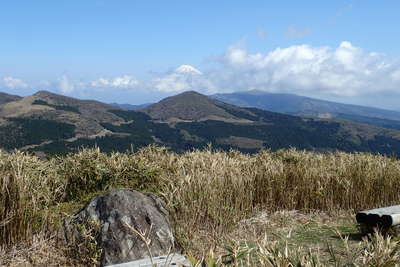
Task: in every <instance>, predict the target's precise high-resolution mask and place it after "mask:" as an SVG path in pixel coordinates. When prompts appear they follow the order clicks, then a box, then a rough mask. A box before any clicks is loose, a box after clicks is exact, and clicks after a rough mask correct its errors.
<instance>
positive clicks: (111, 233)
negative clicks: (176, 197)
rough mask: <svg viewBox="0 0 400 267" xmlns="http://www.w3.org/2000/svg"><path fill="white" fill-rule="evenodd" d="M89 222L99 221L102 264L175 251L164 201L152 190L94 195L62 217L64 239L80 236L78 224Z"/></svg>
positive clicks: (98, 235)
mask: <svg viewBox="0 0 400 267" xmlns="http://www.w3.org/2000/svg"><path fill="white" fill-rule="evenodd" d="M88 223H95V224H98V225H99V229H98V231H97V234H96V235H97V236H96V241H97V244H98V246H99V247H100V248H101V249H102V256H101V264H102V265H103V266H104V265H110V264H118V263H124V262H127V261H132V260H137V259H142V258H147V257H156V256H160V255H166V254H169V253H172V252H176V251H177V249H175V239H174V236H173V232H172V228H171V224H170V220H169V213H168V211H167V209H166V208H165V203H164V202H163V201H162V199H161V198H159V197H157V196H156V195H154V194H151V193H148V194H142V193H139V192H137V191H133V190H115V191H112V192H109V193H107V194H104V195H101V196H97V197H95V198H93V199H92V200H91V201H90V203H89V204H88V205H87V206H86V207H84V208H83V209H82V210H81V211H80V212H79V213H78V214H76V215H75V216H73V217H72V218H70V219H68V220H66V221H65V223H64V227H63V228H64V231H63V232H64V238H65V241H66V242H68V243H71V242H75V241H76V240H79V238H80V237H79V236H77V235H79V233H80V231H79V230H78V229H79V225H88ZM146 242H147V245H146ZM178 252H179V251H178Z"/></svg>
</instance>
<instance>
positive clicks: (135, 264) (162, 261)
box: [107, 253, 192, 267]
mask: <svg viewBox="0 0 400 267" xmlns="http://www.w3.org/2000/svg"><path fill="white" fill-rule="evenodd" d="M154 266H157V267H164V266H184V267H191V266H192V264H191V263H190V262H189V261H188V260H187V259H186V258H185V256H183V255H181V254H177V253H174V254H170V255H163V256H158V257H153V258H152V259H150V258H145V259H140V260H135V261H130V262H125V263H120V264H114V265H107V267H154Z"/></svg>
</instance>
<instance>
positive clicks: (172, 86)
mask: <svg viewBox="0 0 400 267" xmlns="http://www.w3.org/2000/svg"><path fill="white" fill-rule="evenodd" d="M213 63H214V65H215V64H216V65H217V68H216V69H214V70H199V69H197V68H195V67H193V66H190V65H182V66H180V67H178V68H176V69H174V70H172V71H168V72H165V73H161V74H157V75H154V76H153V77H151V78H149V79H146V80H139V79H137V78H136V77H134V76H133V75H127V74H121V75H119V76H116V77H108V78H105V77H99V78H96V79H93V80H86V81H84V80H72V79H71V78H70V77H68V76H67V75H62V76H61V77H60V78H59V79H58V80H57V81H56V82H50V83H49V84H51V85H52V87H53V88H48V89H49V90H53V89H54V88H57V90H58V91H59V92H62V93H64V94H69V95H82V94H84V95H91V96H92V95H93V96H95V95H96V92H101V93H107V92H109V93H110V96H111V95H112V94H115V93H118V92H121V93H126V92H132V93H140V92H146V93H150V94H151V93H154V94H155V95H156V94H159V95H165V94H167V95H168V94H169V95H172V94H175V93H179V92H183V91H187V90H196V91H199V92H202V93H205V94H213V93H224V92H235V91H247V90H254V89H257V90H264V91H267V92H276V93H295V94H300V95H306V96H315V97H321V98H324V97H329V96H331V97H339V98H340V97H353V98H359V99H362V98H365V97H369V96H374V95H375V96H378V95H379V96H384V95H390V96H391V98H393V96H397V97H400V90H399V89H400V61H399V60H394V59H391V58H389V57H387V56H385V55H384V54H381V53H376V52H368V51H365V50H364V49H362V48H360V47H357V46H354V45H353V44H352V43H350V42H348V41H343V42H341V43H340V44H339V45H338V46H337V47H329V46H320V47H318V46H310V45H294V46H289V47H286V48H276V49H274V50H272V51H269V52H267V53H252V52H250V51H248V50H247V49H246V48H243V47H240V46H236V45H233V46H230V47H228V48H227V49H226V51H225V52H224V53H223V54H222V55H221V56H220V57H219V58H217V59H215V62H213ZM1 84H2V85H3V87H5V88H12V89H16V88H27V87H31V85H28V84H27V83H25V82H24V81H23V80H21V79H17V78H13V77H10V76H8V77H3V78H2V79H1V80H0V85H1ZM54 85H56V86H54ZM32 88H33V87H32ZM41 89H46V88H41Z"/></svg>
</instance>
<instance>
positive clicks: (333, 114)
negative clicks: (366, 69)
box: [210, 90, 400, 129]
mask: <svg viewBox="0 0 400 267" xmlns="http://www.w3.org/2000/svg"><path fill="white" fill-rule="evenodd" d="M210 97H212V98H214V99H218V100H220V101H223V102H226V103H229V104H232V105H237V106H241V107H255V108H260V109H263V110H268V111H273V112H279V113H285V114H291V115H296V116H304V117H315V118H338V119H346V120H352V121H356V122H361V123H367V124H370V125H375V126H379V127H385V128H392V129H400V112H399V111H392V110H385V109H379V108H372V107H365V106H358V105H349V104H341V103H336V102H331V101H325V100H319V99H315V98H310V97H304V96H298V95H294V94H274V93H267V92H263V91H257V90H254V91H247V92H238V93H231V94H215V95H212V96H210Z"/></svg>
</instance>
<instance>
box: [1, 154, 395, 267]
mask: <svg viewBox="0 0 400 267" xmlns="http://www.w3.org/2000/svg"><path fill="white" fill-rule="evenodd" d="M113 188H131V189H135V190H139V191H152V192H155V193H157V194H159V195H160V196H162V197H163V198H164V199H165V201H166V203H167V205H168V207H169V209H170V211H171V214H172V216H173V221H174V224H175V232H176V237H177V239H178V240H179V242H180V243H181V245H182V246H183V248H184V250H185V254H186V255H187V256H188V257H189V258H190V259H191V260H192V261H193V263H194V264H197V265H199V264H200V263H201V262H203V263H205V264H206V265H207V266H224V265H232V266H396V264H397V262H398V261H400V244H399V243H398V241H397V240H396V239H393V238H390V237H382V236H380V235H378V234H376V235H375V236H371V237H370V238H369V239H365V238H364V239H363V238H362V237H361V236H360V235H359V234H358V229H357V226H356V223H355V220H354V213H355V212H356V211H357V210H360V209H368V208H373V207H379V206H385V205H392V204H398V203H399V199H400V196H399V194H398V192H399V189H400V161H399V160H397V159H396V158H394V157H393V158H390V157H384V156H380V155H372V154H364V153H355V154H349V153H341V152H336V153H330V154H319V153H312V152H303V151H297V150H281V151H277V152H270V151H262V152H259V153H257V154H253V155H247V154H242V153H239V152H237V151H229V152H221V151H214V150H213V149H212V148H209V149H206V150H202V151H192V152H187V153H184V154H176V153H173V152H170V151H168V150H166V149H165V148H160V147H155V146H150V147H147V148H145V149H142V150H140V151H138V152H136V153H113V154H105V153H101V152H100V151H99V150H98V149H91V150H89V149H83V150H82V151H80V152H79V153H76V154H71V155H68V156H65V157H54V158H51V159H49V160H40V159H38V158H37V157H34V156H31V155H27V154H23V153H20V152H15V153H6V152H1V153H0V244H1V245H0V265H6V266H40V265H54V266H68V265H70V266H79V265H81V266H87V265H91V264H94V263H95V262H96V257H97V254H96V253H95V251H88V253H87V254H85V255H79V258H77V257H76V256H75V257H74V253H71V248H65V247H62V246H60V245H58V244H57V243H56V240H55V237H54V236H55V231H56V229H57V228H58V226H59V225H60V222H61V221H62V220H63V219H64V218H66V217H67V216H68V215H71V214H74V213H75V212H77V211H78V210H79V209H80V208H81V207H82V206H83V205H84V204H85V203H86V202H87V201H88V200H89V199H90V198H91V197H93V196H95V195H97V194H100V193H103V192H106V191H109V190H111V189H113Z"/></svg>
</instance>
